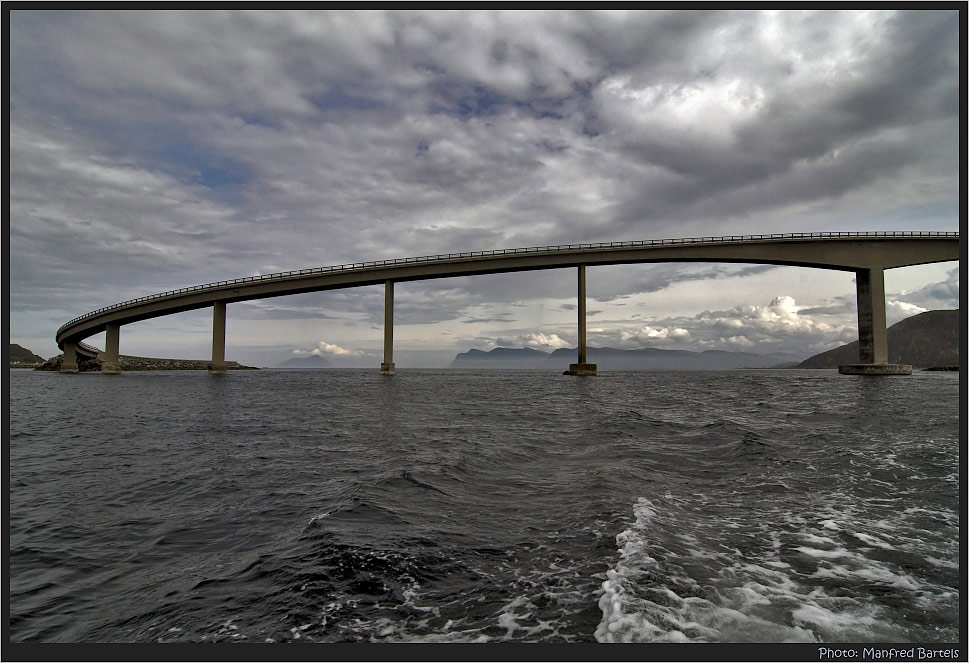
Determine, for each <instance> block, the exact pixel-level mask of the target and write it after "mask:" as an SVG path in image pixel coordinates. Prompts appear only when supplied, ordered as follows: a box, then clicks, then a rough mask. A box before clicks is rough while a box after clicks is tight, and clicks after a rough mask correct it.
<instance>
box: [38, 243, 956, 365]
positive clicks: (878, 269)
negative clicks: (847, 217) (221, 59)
mask: <svg viewBox="0 0 969 663" xmlns="http://www.w3.org/2000/svg"><path fill="white" fill-rule="evenodd" d="M958 259H959V233H954V232H861V233H853V232H841V233H793V234H777V235H744V236H729V237H700V238H696V237H694V238H684V239H662V240H647V241H638V242H600V243H596V244H566V245H557V246H540V247H530V248H520V249H500V250H494V251H472V252H466V253H449V254H444V255H433V256H423V257H419V258H398V259H395V260H376V261H371V262H360V263H352V264H346V265H336V266H332V267H316V268H312V269H301V270H297V271H291V272H282V273H278V274H265V275H262V276H250V277H247V278H240V279H233V280H231V281H219V282H217V283H207V284H204V285H196V286H191V287H187V288H180V289H179V290H172V291H170V292H163V293H158V294H155V295H149V296H147V297H139V298H138V299H132V300H129V301H126V302H121V303H119V304H114V305H112V306H107V307H105V308H101V309H98V310H96V311H92V312H90V313H87V314H85V315H82V316H80V317H77V318H75V319H73V320H71V321H70V322H68V323H66V324H65V325H63V326H62V327H61V328H60V329H58V330H57V337H56V338H57V345H58V347H59V348H61V349H62V350H63V351H64V361H63V363H62V366H61V370H62V371H64V372H76V371H77V356H78V355H79V354H81V355H87V356H93V355H95V354H97V355H98V356H100V357H101V359H102V361H103V363H102V372H103V373H105V374H111V373H120V371H121V369H120V362H119V339H120V329H121V326H122V325H126V324H129V323H132V322H138V321H139V320H148V319H150V318H156V317H159V316H163V315H169V314H172V313H178V312H181V311H190V310H193V309H199V308H206V307H209V306H211V307H212V309H213V322H212V363H211V365H210V368H209V371H210V372H212V373H224V372H225V369H226V362H225V321H226V304H230V303H234V302H243V301H247V300H251V299H262V298H266V297H280V296H283V295H293V294H297V293H304V292H317V291H321V290H335V289H341V288H355V287H358V286H364V285H374V284H381V283H382V284H384V288H385V289H384V357H383V359H384V361H383V363H382V364H381V365H380V372H381V373H382V374H385V375H393V373H394V360H393V338H394V326H393V313H394V284H395V283H397V282H399V281H419V280H425V279H438V278H447V277H453V276H468V275H473V274H494V273H500V272H521V271H529V270H536V269H557V268H576V274H577V289H578V337H579V343H578V356H577V357H576V359H577V362H576V363H575V364H571V365H570V367H569V372H570V373H571V374H572V375H595V374H596V366H595V364H590V363H588V362H587V355H586V293H585V270H586V267H587V266H595V265H617V264H630V263H645V262H739V263H754V264H771V265H794V266H799V267H814V268H821V269H835V270H841V271H849V272H854V273H855V281H856V288H857V302H858V338H859V341H860V352H859V355H860V356H859V358H858V359H859V363H858V364H852V365H849V366H842V367H841V368H840V369H839V370H841V372H842V373H856V374H893V373H894V374H897V373H906V372H908V373H910V372H911V367H910V366H905V365H897V364H889V363H888V343H887V331H886V322H885V278H884V272H885V270H886V269H892V268H895V267H907V266H910V265H921V264H927V263H934V262H945V261H949V260H958ZM102 331H104V332H106V334H105V350H104V352H103V353H98V351H97V349H96V348H92V347H91V346H89V345H87V344H84V343H82V341H83V340H84V339H85V338H88V337H89V336H92V335H94V334H97V333H100V332H102Z"/></svg>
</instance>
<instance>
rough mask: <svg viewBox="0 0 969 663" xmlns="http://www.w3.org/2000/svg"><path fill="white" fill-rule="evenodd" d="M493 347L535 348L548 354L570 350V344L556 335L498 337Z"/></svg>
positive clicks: (539, 334) (531, 334)
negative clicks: (558, 350)
mask: <svg viewBox="0 0 969 663" xmlns="http://www.w3.org/2000/svg"><path fill="white" fill-rule="evenodd" d="M493 345H494V346H495V347H502V348H519V347H527V348H535V349H537V350H543V351H546V352H548V351H549V350H556V349H558V348H570V347H572V344H571V343H569V342H568V341H566V340H565V339H563V338H561V337H560V336H559V335H558V334H544V333H540V332H539V333H529V334H518V335H517V336H512V337H499V338H496V339H495V340H494V341H493Z"/></svg>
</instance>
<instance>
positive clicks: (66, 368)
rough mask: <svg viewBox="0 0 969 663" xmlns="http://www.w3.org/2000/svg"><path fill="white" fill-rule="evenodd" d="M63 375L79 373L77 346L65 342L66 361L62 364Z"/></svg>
mask: <svg viewBox="0 0 969 663" xmlns="http://www.w3.org/2000/svg"><path fill="white" fill-rule="evenodd" d="M60 371H61V373H77V346H76V345H74V344H73V343H68V342H67V341H65V342H64V361H62V362H61V368H60Z"/></svg>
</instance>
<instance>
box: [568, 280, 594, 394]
mask: <svg viewBox="0 0 969 663" xmlns="http://www.w3.org/2000/svg"><path fill="white" fill-rule="evenodd" d="M578 285H579V306H578V309H579V363H577V364H569V370H568V371H566V373H568V374H569V375H595V374H596V365H595V364H590V363H588V361H587V359H588V356H587V347H586V312H585V265H579V284H578Z"/></svg>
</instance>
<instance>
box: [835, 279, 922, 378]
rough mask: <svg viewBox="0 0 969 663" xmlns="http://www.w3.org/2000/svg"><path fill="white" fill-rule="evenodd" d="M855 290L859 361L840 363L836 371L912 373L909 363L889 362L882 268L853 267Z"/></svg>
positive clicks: (878, 373)
mask: <svg viewBox="0 0 969 663" xmlns="http://www.w3.org/2000/svg"><path fill="white" fill-rule="evenodd" d="M855 291H856V295H857V301H858V355H859V356H858V359H859V363H857V364H846V365H844V366H839V367H838V372H839V373H842V374H844V375H911V373H912V367H911V366H910V365H908V364H889V363H888V324H887V322H886V316H885V270H884V269H882V268H881V267H872V268H869V269H859V270H857V271H855Z"/></svg>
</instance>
